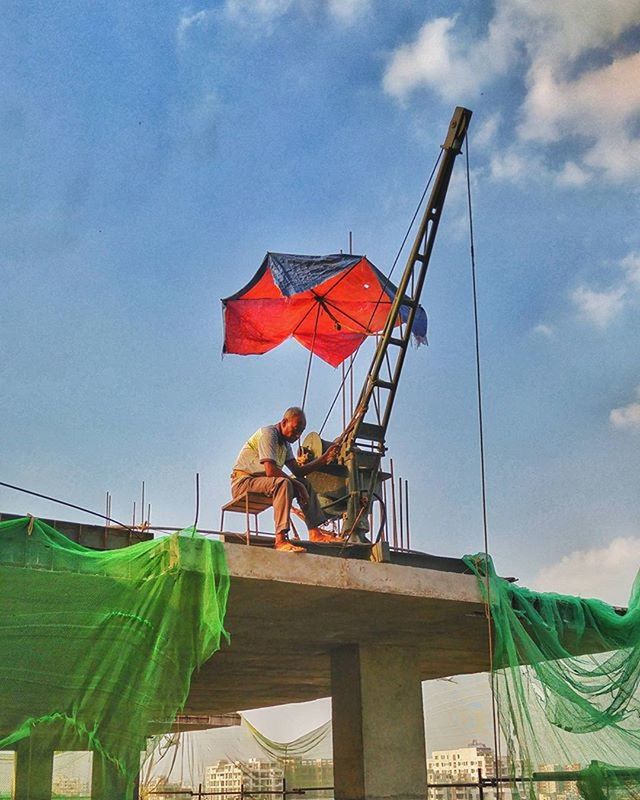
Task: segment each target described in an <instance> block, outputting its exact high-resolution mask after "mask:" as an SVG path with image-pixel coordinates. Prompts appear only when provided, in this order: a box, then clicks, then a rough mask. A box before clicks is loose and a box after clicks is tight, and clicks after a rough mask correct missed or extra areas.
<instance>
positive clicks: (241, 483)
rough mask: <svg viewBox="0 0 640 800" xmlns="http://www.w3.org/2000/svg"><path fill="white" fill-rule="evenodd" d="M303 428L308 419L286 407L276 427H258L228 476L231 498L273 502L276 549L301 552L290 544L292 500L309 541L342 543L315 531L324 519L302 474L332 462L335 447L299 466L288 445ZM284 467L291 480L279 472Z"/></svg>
mask: <svg viewBox="0 0 640 800" xmlns="http://www.w3.org/2000/svg"><path fill="white" fill-rule="evenodd" d="M306 425H307V420H306V418H305V415H304V411H303V410H302V409H301V408H297V407H296V406H293V407H292V408H288V409H287V410H286V411H285V412H284V415H283V417H282V419H281V420H280V422H278V424H277V425H267V426H265V427H264V428H259V429H258V430H257V431H256V432H255V433H254V434H253V436H251V437H250V438H249V440H248V441H247V442H246V444H245V445H244V446H243V448H242V450H240V452H239V453H238V457H237V458H236V463H235V464H234V465H233V472H232V473H231V494H232V496H233V497H237V496H238V495H240V494H242V493H243V492H255V493H256V494H264V495H266V496H267V497H269V498H271V500H272V501H273V513H274V517H275V528H276V544H275V547H276V550H288V551H291V552H302V551H304V548H303V547H297V546H296V545H294V544H292V543H291V542H290V541H289V529H290V528H291V519H290V516H291V503H292V501H293V499H294V497H295V498H297V500H298V503H299V504H300V508H301V510H302V517H303V518H304V521H305V524H306V526H307V528H308V529H309V539H310V540H311V541H312V542H342V539H340V538H339V537H337V536H331V535H330V534H328V533H326V532H324V531H321V530H319V529H318V525H321V524H322V523H323V522H326V520H327V518H326V516H325V514H324V513H323V511H322V509H321V508H320V506H319V504H318V499H317V497H316V495H315V493H314V492H313V490H312V489H311V487H310V486H308V485H306V483H305V482H304V476H305V475H308V474H309V473H310V472H314V471H315V470H317V469H321V468H322V467H323V466H324V465H325V464H328V463H329V462H330V461H333V459H334V458H335V456H336V455H337V447H335V446H334V447H330V448H329V449H328V450H327V452H326V453H323V454H322V455H321V456H320V458H316V459H315V460H314V461H311V462H309V463H308V464H304V465H300V464H298V462H297V461H296V459H295V456H294V455H293V450H292V449H291V444H290V443H291V442H295V441H296V440H297V439H299V438H300V435H301V434H302V432H303V431H304V429H305V427H306ZM284 466H286V467H287V469H288V470H289V471H290V472H292V473H293V476H294V477H292V476H290V475H287V474H285V473H284V472H283V471H282V468H283V467H284Z"/></svg>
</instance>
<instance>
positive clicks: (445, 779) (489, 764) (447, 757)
mask: <svg viewBox="0 0 640 800" xmlns="http://www.w3.org/2000/svg"><path fill="white" fill-rule="evenodd" d="M480 774H481V775H482V777H483V778H492V777H493V776H494V775H495V760H494V757H493V750H492V749H491V748H490V747H487V745H485V744H482V742H478V741H477V740H476V739H474V740H473V741H472V742H471V743H470V744H469V745H467V747H459V748H457V749H456V750H434V751H433V753H432V754H431V758H428V759H427V776H428V782H429V787H430V788H429V800H477V798H478V789H477V787H473V786H433V784H439V783H454V784H455V783H457V784H463V783H476V782H477V781H478V777H479V775H480ZM484 795H485V797H486V798H490V797H493V796H495V792H494V790H493V789H485V791H484Z"/></svg>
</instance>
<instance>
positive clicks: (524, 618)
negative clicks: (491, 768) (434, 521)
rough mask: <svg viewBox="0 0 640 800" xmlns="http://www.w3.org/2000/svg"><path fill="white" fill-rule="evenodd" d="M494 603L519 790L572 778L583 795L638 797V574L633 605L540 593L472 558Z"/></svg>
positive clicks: (537, 789)
mask: <svg viewBox="0 0 640 800" xmlns="http://www.w3.org/2000/svg"><path fill="white" fill-rule="evenodd" d="M465 561H466V563H467V564H468V566H470V567H471V568H472V569H473V571H474V572H475V574H476V575H477V577H478V580H479V584H480V587H481V590H482V592H483V595H484V597H485V600H488V602H489V605H490V610H491V621H492V626H493V633H494V642H495V644H494V673H493V675H494V681H495V689H496V696H497V702H498V714H499V721H500V727H501V730H502V734H503V736H504V738H505V740H506V748H505V753H504V757H505V760H506V761H507V762H508V763H507V769H508V772H509V775H510V777H511V778H512V779H513V784H512V789H513V790H514V791H516V792H517V793H527V794H529V795H530V796H531V797H536V796H541V795H542V794H544V793H545V792H544V789H543V788H542V786H543V782H547V783H548V782H554V781H564V782H567V781H570V782H573V785H574V786H576V788H577V790H578V791H579V793H580V795H581V796H582V797H584V798H585V800H603V798H605V797H609V798H613V797H638V796H639V795H640V769H638V766H640V694H639V692H638V688H639V687H638V684H639V681H640V580H639V579H636V581H635V583H634V586H633V589H632V592H631V598H630V600H629V607H628V609H627V611H626V612H621V611H619V610H616V609H615V608H613V607H612V606H610V605H608V604H606V603H604V602H602V601H600V600H593V599H584V598H580V597H572V596H567V595H560V594H551V593H538V592H533V591H531V590H529V589H526V588H523V587H518V586H515V585H514V584H512V583H509V582H508V581H506V580H504V579H503V578H499V577H498V576H497V575H496V572H495V569H494V567H493V564H492V562H491V560H490V559H489V558H488V557H486V556H485V555H484V554H478V555H476V556H468V557H466V558H465Z"/></svg>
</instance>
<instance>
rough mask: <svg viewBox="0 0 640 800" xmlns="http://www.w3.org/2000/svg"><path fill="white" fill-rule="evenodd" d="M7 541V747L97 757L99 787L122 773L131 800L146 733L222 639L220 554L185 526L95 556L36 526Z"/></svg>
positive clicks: (2, 742) (5, 530) (8, 530)
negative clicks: (83, 752) (82, 752)
mask: <svg viewBox="0 0 640 800" xmlns="http://www.w3.org/2000/svg"><path fill="white" fill-rule="evenodd" d="M0 541H1V543H2V547H0V581H1V582H2V583H1V585H2V594H1V599H0V603H1V608H2V612H1V614H0V620H1V622H0V625H1V627H2V634H1V637H2V648H3V652H2V660H1V662H0V750H16V751H17V754H18V763H20V758H21V757H22V758H26V759H30V758H31V757H34V756H35V755H36V754H38V755H40V754H42V753H47V752H49V753H50V752H52V751H54V750H58V751H59V750H91V751H93V767H92V770H93V777H92V781H93V785H94V787H96V786H98V787H103V789H102V792H101V793H102V794H104V793H107V787H108V785H109V781H110V780H112V777H110V776H113V775H114V773H115V774H116V775H118V776H120V777H121V778H124V779H125V781H124V784H122V783H121V784H120V786H121V788H120V790H119V796H120V797H124V796H128V795H129V794H130V792H132V791H133V789H132V787H133V783H134V780H135V778H136V775H137V773H138V769H139V765H140V751H141V750H144V749H145V747H146V739H147V736H149V735H151V734H153V733H157V732H160V731H162V730H167V729H169V728H170V725H171V722H172V720H173V719H174V717H175V715H176V713H177V712H178V711H179V710H180V708H181V707H182V706H183V704H184V702H185V700H186V697H187V694H188V691H189V685H190V680H191V675H192V673H193V671H194V669H196V668H197V667H198V666H199V665H200V664H202V663H203V662H204V661H205V660H207V659H208V658H209V657H210V656H211V655H212V654H213V653H214V652H215V651H216V649H218V647H219V645H220V639H221V636H226V633H225V630H224V615H225V610H226V602H227V595H228V589H229V574H228V570H227V566H226V561H225V556H224V550H223V546H222V545H221V544H220V543H219V542H215V541H211V540H209V539H205V538H203V537H199V536H197V535H195V533H194V532H193V531H192V530H191V529H187V530H185V531H182V532H180V533H178V534H174V535H172V536H168V537H166V538H162V539H156V540H153V541H148V542H141V543H139V544H136V545H133V546H132V547H127V548H122V549H118V550H111V551H94V550H90V549H88V548H85V547H83V546H81V545H79V544H76V543H75V542H72V541H71V540H69V539H68V538H66V537H65V536H63V535H62V534H60V533H59V532H57V531H56V530H54V529H53V528H51V527H50V526H48V525H46V524H45V523H43V522H40V521H38V520H34V519H31V518H23V519H18V520H11V521H8V522H2V523H0ZM34 763H35V758H34ZM32 778H33V780H32V783H33V787H34V789H33V791H34V792H36V791H37V789H36V788H35V787H36V776H32ZM125 784H126V788H122V787H124V786H125ZM21 796H24V797H26V798H28V797H29V796H30V794H29V787H28V786H27V787H23V788H22V795H21ZM34 796H35V794H34Z"/></svg>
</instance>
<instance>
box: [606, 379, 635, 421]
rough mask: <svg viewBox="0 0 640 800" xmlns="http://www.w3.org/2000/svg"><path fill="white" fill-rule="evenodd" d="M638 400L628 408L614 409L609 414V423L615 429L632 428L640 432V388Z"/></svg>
mask: <svg viewBox="0 0 640 800" xmlns="http://www.w3.org/2000/svg"><path fill="white" fill-rule="evenodd" d="M636 397H637V398H638V400H636V401H634V402H631V403H628V404H627V405H626V406H621V407H620V408H614V409H612V411H611V413H610V414H609V421H610V422H611V424H612V425H613V427H614V428H621V429H622V428H631V429H636V430H640V402H638V401H639V400H640V386H638V388H637V389H636Z"/></svg>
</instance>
